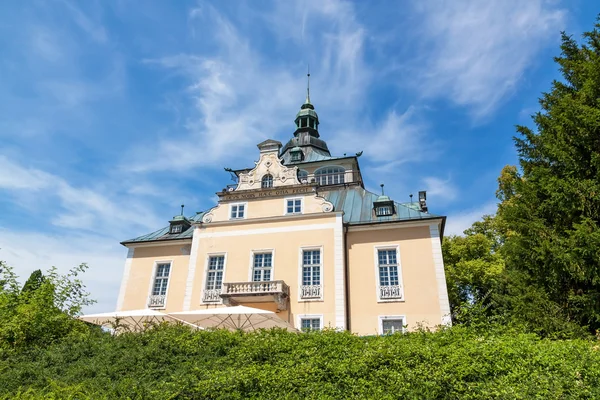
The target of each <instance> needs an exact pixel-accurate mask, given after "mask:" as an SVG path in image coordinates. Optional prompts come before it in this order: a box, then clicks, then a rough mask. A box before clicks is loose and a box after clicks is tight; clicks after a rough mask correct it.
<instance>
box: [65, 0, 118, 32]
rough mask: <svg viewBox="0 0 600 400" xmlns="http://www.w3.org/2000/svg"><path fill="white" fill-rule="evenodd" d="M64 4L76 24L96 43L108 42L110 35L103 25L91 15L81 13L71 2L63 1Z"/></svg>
mask: <svg viewBox="0 0 600 400" xmlns="http://www.w3.org/2000/svg"><path fill="white" fill-rule="evenodd" d="M63 4H64V5H65V7H66V8H67V9H68V10H69V12H70V13H71V15H72V17H73V21H74V22H75V24H76V25H77V26H78V27H79V28H80V29H81V30H83V31H84V32H85V33H86V34H88V35H89V36H90V37H91V38H92V39H93V40H94V41H96V42H98V43H105V42H106V41H107V40H108V35H107V33H106V30H105V29H104V26H102V24H100V23H99V22H97V21H94V20H93V19H92V18H91V17H90V16H89V15H87V14H86V13H84V12H83V11H81V10H80V9H79V8H77V7H76V6H75V5H74V4H72V3H70V2H69V1H66V0H65V1H63ZM88 5H89V4H88Z"/></svg>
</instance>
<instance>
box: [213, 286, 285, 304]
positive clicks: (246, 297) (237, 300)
mask: <svg viewBox="0 0 600 400" xmlns="http://www.w3.org/2000/svg"><path fill="white" fill-rule="evenodd" d="M289 295H290V287H289V286H288V285H286V284H285V282H284V281H260V282H225V283H223V290H222V292H221V294H220V296H221V298H222V299H223V303H224V304H242V303H265V302H275V303H276V304H277V309H278V310H280V311H281V310H287V306H288V304H287V303H288V298H289Z"/></svg>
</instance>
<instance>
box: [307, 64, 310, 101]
mask: <svg viewBox="0 0 600 400" xmlns="http://www.w3.org/2000/svg"><path fill="white" fill-rule="evenodd" d="M306 102H307V103H310V64H308V69H307V72H306Z"/></svg>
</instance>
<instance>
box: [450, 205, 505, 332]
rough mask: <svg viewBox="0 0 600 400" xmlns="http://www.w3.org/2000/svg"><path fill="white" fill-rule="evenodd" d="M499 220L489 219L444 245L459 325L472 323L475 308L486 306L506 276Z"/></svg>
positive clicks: (453, 309)
mask: <svg viewBox="0 0 600 400" xmlns="http://www.w3.org/2000/svg"><path fill="white" fill-rule="evenodd" d="M496 225H497V222H496V219H495V218H494V217H492V216H485V217H484V218H483V220H482V221H480V222H477V223H475V224H474V225H473V226H472V227H471V228H470V229H468V230H467V231H465V236H449V237H446V238H445V239H444V242H443V243H442V251H443V254H444V264H445V268H446V282H447V285H448V296H449V299H450V307H451V312H452V316H453V320H454V322H455V323H470V322H473V321H471V318H472V317H473V315H472V313H465V311H466V310H468V309H472V310H476V309H477V308H472V307H470V306H472V305H474V304H478V305H483V304H484V303H485V302H486V299H487V298H488V296H489V293H490V291H492V290H493V289H494V288H495V287H496V286H497V281H498V279H499V277H500V276H501V275H502V273H503V272H504V259H503V257H502V255H501V254H500V253H499V252H498V250H499V247H500V238H499V235H498V233H497V230H496Z"/></svg>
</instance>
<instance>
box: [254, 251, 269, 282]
mask: <svg viewBox="0 0 600 400" xmlns="http://www.w3.org/2000/svg"><path fill="white" fill-rule="evenodd" d="M272 268H273V253H256V254H254V263H253V269H252V280H253V281H254V282H264V281H270V280H271V271H272Z"/></svg>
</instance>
